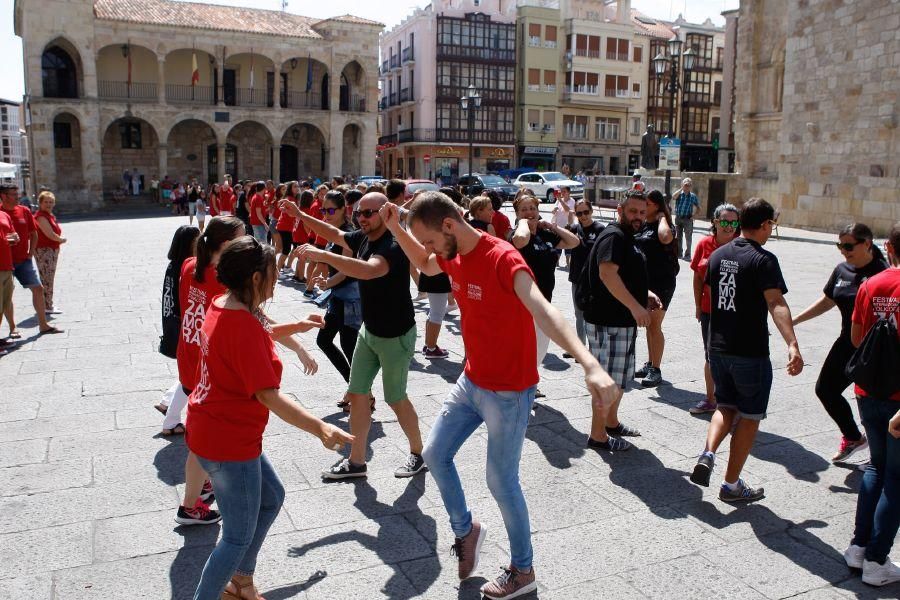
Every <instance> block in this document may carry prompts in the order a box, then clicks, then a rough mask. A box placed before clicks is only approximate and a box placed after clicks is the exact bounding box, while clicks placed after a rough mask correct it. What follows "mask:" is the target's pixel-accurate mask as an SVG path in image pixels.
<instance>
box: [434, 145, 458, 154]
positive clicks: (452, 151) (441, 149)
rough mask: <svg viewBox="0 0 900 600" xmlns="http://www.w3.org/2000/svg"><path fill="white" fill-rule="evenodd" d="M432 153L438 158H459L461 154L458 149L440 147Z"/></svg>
mask: <svg viewBox="0 0 900 600" xmlns="http://www.w3.org/2000/svg"><path fill="white" fill-rule="evenodd" d="M434 153H435V154H437V155H438V156H459V155H460V154H462V152H461V150H460V149H459V148H454V147H453V146H440V147H438V149H437V150H435V151H434Z"/></svg>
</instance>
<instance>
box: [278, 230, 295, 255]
mask: <svg viewBox="0 0 900 600" xmlns="http://www.w3.org/2000/svg"><path fill="white" fill-rule="evenodd" d="M278 236H279V237H280V238H281V253H282V254H283V255H284V256H288V255H289V254H290V253H291V250H292V248H293V246H294V232H293V231H279V232H278Z"/></svg>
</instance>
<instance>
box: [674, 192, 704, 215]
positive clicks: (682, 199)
mask: <svg viewBox="0 0 900 600" xmlns="http://www.w3.org/2000/svg"><path fill="white" fill-rule="evenodd" d="M694 206H696V207H697V208H700V200H698V199H697V194H695V193H694V192H681V193H680V194H678V198H676V199H675V216H676V217H681V218H687V217H691V216H693V207H694Z"/></svg>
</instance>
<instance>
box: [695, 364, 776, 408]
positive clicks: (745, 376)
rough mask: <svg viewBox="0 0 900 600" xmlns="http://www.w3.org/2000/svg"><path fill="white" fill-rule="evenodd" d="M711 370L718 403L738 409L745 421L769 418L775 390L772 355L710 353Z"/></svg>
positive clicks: (724, 406)
mask: <svg viewBox="0 0 900 600" xmlns="http://www.w3.org/2000/svg"><path fill="white" fill-rule="evenodd" d="M709 368H710V370H711V371H712V377H713V382H715V384H716V402H717V403H718V405H719V406H720V407H721V408H730V409H733V410H736V411H737V412H738V414H740V415H741V417H742V418H744V419H753V420H756V421H760V420H762V419H765V418H766V409H768V408H769V392H770V391H771V389H772V361H770V360H769V357H768V356H733V355H731V354H717V353H715V352H710V353H709Z"/></svg>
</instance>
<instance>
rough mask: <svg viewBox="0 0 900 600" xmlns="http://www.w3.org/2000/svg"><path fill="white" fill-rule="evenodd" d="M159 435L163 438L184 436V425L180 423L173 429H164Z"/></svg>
mask: <svg viewBox="0 0 900 600" xmlns="http://www.w3.org/2000/svg"><path fill="white" fill-rule="evenodd" d="M159 434H160V435H161V436H163V437H172V436H173V435H184V425H182V424H181V423H179V424H178V425H176V426H175V427H173V428H172V429H163V430H162V431H160V432H159Z"/></svg>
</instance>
